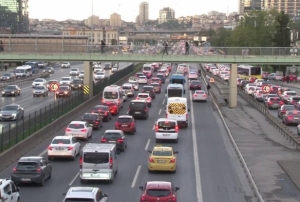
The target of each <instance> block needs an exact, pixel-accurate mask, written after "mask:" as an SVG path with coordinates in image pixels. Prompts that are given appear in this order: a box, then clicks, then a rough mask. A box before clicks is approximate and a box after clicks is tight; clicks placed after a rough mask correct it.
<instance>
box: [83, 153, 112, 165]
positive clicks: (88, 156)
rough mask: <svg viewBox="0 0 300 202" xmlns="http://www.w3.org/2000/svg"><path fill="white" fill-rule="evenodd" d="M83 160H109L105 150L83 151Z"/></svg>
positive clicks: (96, 161) (105, 161)
mask: <svg viewBox="0 0 300 202" xmlns="http://www.w3.org/2000/svg"><path fill="white" fill-rule="evenodd" d="M83 162H85V163H93V164H100V163H108V162H109V153H106V152H84V153H83Z"/></svg>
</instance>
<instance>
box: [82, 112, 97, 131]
mask: <svg viewBox="0 0 300 202" xmlns="http://www.w3.org/2000/svg"><path fill="white" fill-rule="evenodd" d="M81 120H82V121H86V122H87V123H89V124H91V125H93V129H100V127H102V116H101V115H99V114H98V113H85V114H84V115H83V116H82V117H81Z"/></svg>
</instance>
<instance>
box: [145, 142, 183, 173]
mask: <svg viewBox="0 0 300 202" xmlns="http://www.w3.org/2000/svg"><path fill="white" fill-rule="evenodd" d="M148 152H149V153H150V155H149V161H148V171H149V172H152V171H171V172H176V166H177V161H176V155H175V154H178V152H177V151H173V148H172V147H164V146H162V145H156V146H155V147H154V148H153V150H152V151H148Z"/></svg>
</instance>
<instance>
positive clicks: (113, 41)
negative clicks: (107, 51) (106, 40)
mask: <svg viewBox="0 0 300 202" xmlns="http://www.w3.org/2000/svg"><path fill="white" fill-rule="evenodd" d="M110 43H111V45H113V46H115V45H118V41H117V39H112V40H111V42H110Z"/></svg>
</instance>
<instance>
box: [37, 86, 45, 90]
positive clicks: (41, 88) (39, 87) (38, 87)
mask: <svg viewBox="0 0 300 202" xmlns="http://www.w3.org/2000/svg"><path fill="white" fill-rule="evenodd" d="M35 89H38V90H43V89H45V87H44V86H36V87H35Z"/></svg>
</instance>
